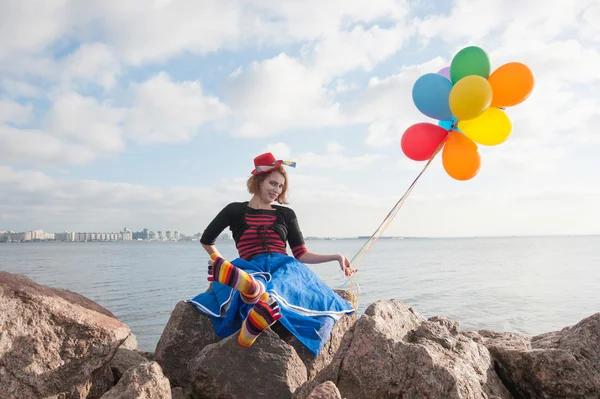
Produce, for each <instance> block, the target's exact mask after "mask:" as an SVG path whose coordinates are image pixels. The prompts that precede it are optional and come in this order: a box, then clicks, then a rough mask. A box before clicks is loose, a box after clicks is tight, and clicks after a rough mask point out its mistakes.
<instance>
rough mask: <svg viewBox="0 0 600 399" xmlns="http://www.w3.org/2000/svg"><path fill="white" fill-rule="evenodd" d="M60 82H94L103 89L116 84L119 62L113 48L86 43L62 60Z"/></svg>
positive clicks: (101, 44)
mask: <svg viewBox="0 0 600 399" xmlns="http://www.w3.org/2000/svg"><path fill="white" fill-rule="evenodd" d="M63 65H64V67H63V69H62V77H61V80H62V84H63V85H67V87H70V86H71V84H72V83H82V84H96V85H98V86H100V87H102V88H104V89H105V90H108V89H112V88H113V87H114V86H115V85H116V77H117V76H118V75H119V73H120V72H121V66H120V62H119V60H118V58H117V56H116V55H115V53H114V51H113V49H112V48H111V47H109V46H107V45H106V44H103V43H86V44H83V45H81V47H79V49H77V50H76V51H75V52H74V53H72V54H70V55H69V56H67V57H66V59H65V60H64V61H63Z"/></svg>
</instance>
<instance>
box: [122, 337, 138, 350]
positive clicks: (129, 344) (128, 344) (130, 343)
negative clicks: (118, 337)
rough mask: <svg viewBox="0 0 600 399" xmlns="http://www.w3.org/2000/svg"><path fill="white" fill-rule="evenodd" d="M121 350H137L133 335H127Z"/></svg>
mask: <svg viewBox="0 0 600 399" xmlns="http://www.w3.org/2000/svg"><path fill="white" fill-rule="evenodd" d="M121 348H123V349H130V350H136V349H137V348H138V343H137V338H136V337H135V334H134V333H131V334H129V336H128V337H127V339H126V340H125V342H123V343H122V344H121Z"/></svg>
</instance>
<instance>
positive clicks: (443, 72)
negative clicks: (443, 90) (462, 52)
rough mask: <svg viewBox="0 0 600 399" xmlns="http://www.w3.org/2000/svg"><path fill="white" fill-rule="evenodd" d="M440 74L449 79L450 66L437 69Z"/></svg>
mask: <svg viewBox="0 0 600 399" xmlns="http://www.w3.org/2000/svg"><path fill="white" fill-rule="evenodd" d="M438 73H439V74H440V75H442V76H443V77H445V78H446V79H448V80H450V67H444V68H442V69H440V70H439V71H438Z"/></svg>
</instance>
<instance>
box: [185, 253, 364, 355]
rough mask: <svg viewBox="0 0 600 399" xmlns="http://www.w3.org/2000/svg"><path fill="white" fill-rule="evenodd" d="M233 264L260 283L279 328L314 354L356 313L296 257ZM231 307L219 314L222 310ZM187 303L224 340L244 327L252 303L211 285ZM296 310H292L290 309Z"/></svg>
mask: <svg viewBox="0 0 600 399" xmlns="http://www.w3.org/2000/svg"><path fill="white" fill-rule="evenodd" d="M231 263H232V264H233V265H235V266H237V267H239V268H241V269H243V270H244V271H246V272H248V273H250V274H252V275H253V276H254V277H255V278H257V279H260V280H261V281H262V282H263V283H264V284H265V287H266V288H267V292H269V294H271V296H273V297H274V298H275V299H276V300H277V302H278V303H279V307H280V308H281V315H282V317H281V319H280V320H279V322H280V323H281V324H283V326H285V327H286V328H287V329H288V330H289V331H290V332H291V333H292V334H293V335H294V336H296V338H298V340H299V341H300V342H302V343H303V344H304V345H305V346H306V347H307V348H308V349H309V350H310V351H311V352H312V353H313V354H314V355H315V356H316V355H317V354H318V353H319V351H320V350H321V349H322V348H323V346H324V345H325V344H326V343H327V341H328V339H329V335H330V334H331V329H332V328H333V325H334V323H335V321H336V320H337V319H338V318H339V317H341V316H342V315H343V314H352V313H353V312H354V309H353V308H352V306H350V304H348V302H346V301H345V300H344V299H343V298H342V297H340V296H339V295H338V294H337V293H335V292H334V291H333V290H332V289H331V288H330V287H329V286H328V285H327V284H325V283H324V282H323V281H322V280H321V279H320V278H319V277H318V276H317V275H316V274H315V273H314V272H313V271H312V270H310V269H309V268H308V267H307V266H306V265H304V264H303V263H302V262H299V261H298V260H296V259H295V258H293V257H291V256H287V255H283V254H278V253H273V254H262V255H258V256H256V257H254V258H252V259H251V260H250V261H247V260H244V259H241V258H237V259H234V260H233V261H232V262H231ZM230 300H231V302H230V303H229V308H228V309H227V311H226V313H225V314H221V308H222V307H223V308H224V306H225V305H226V304H227V302H228V301H230ZM187 302H191V303H193V304H194V305H195V306H196V308H197V309H198V310H199V311H201V312H202V313H204V314H207V315H209V316H211V317H212V323H213V327H214V330H215V333H216V334H217V335H218V336H220V337H223V338H224V337H228V336H230V335H231V334H234V333H236V332H237V331H239V330H240V328H241V327H242V322H243V321H244V320H245V319H246V316H247V315H248V312H249V311H250V309H251V308H252V307H251V305H247V304H245V303H244V302H243V301H242V300H241V298H240V293H239V292H238V291H236V290H233V289H232V288H230V287H229V286H226V285H223V284H220V283H218V282H213V284H212V289H211V290H210V291H207V292H203V293H201V294H199V295H197V296H195V297H194V298H192V299H189V300H188V301H187ZM294 307H296V309H294Z"/></svg>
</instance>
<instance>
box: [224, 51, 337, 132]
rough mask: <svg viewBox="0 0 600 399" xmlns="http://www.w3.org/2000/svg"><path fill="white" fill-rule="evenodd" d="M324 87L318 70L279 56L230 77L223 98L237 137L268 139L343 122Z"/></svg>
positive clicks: (283, 55)
mask: <svg viewBox="0 0 600 399" xmlns="http://www.w3.org/2000/svg"><path fill="white" fill-rule="evenodd" d="M324 85H325V82H324V81H323V77H322V76H321V75H320V74H319V73H318V71H314V70H311V69H309V68H307V67H306V66H304V65H303V64H302V63H300V62H299V61H298V60H297V59H294V58H292V57H290V56H288V55H286V54H283V53H282V54H279V55H278V56H277V57H275V58H272V59H269V60H265V61H262V62H253V63H252V64H251V65H250V66H249V67H248V68H247V70H242V71H240V72H238V73H236V74H234V75H232V76H230V78H229V81H228V82H227V86H226V95H225V98H226V100H227V103H228V105H229V106H230V107H231V109H232V111H233V112H234V114H235V116H236V119H238V123H239V128H238V130H237V134H238V135H239V136H242V137H268V136H272V135H275V134H277V133H280V132H281V131H283V130H286V129H290V128H294V129H302V128H312V127H326V126H335V125H339V124H341V123H343V120H342V118H341V115H340V112H339V106H338V104H336V103H335V102H334V101H333V99H332V98H330V97H329V96H328V94H327V91H326V90H325V88H324Z"/></svg>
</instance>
